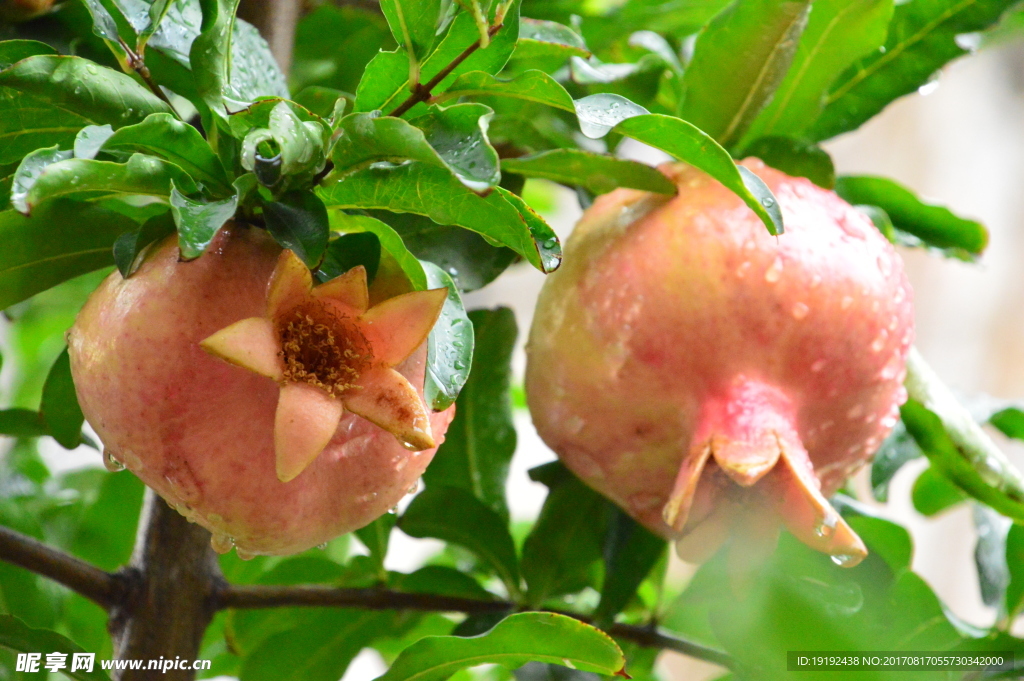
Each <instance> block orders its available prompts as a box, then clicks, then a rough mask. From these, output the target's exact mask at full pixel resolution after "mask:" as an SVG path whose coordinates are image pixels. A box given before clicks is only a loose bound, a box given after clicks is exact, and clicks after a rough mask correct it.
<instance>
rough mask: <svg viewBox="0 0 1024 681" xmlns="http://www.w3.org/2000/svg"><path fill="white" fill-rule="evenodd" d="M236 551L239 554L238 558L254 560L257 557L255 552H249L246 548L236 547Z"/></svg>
mask: <svg viewBox="0 0 1024 681" xmlns="http://www.w3.org/2000/svg"><path fill="white" fill-rule="evenodd" d="M235 553H236V554H237V555H238V560H252V559H253V558H255V557H256V554H255V553H249V552H248V551H246V550H245V549H241V548H239V547H237V546H236V547H235Z"/></svg>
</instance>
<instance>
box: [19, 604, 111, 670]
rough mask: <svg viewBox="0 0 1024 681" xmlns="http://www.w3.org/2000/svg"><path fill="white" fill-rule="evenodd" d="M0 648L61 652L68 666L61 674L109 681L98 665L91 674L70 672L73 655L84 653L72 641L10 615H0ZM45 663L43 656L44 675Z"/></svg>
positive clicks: (41, 668)
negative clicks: (28, 624)
mask: <svg viewBox="0 0 1024 681" xmlns="http://www.w3.org/2000/svg"><path fill="white" fill-rule="evenodd" d="M0 646H4V647H6V648H10V649H11V650H15V651H17V652H20V653H39V652H42V653H54V652H61V653H65V654H66V655H67V658H66V659H67V661H68V666H67V668H66V669H64V670H62V672H64V673H66V674H67V675H68V676H69V677H71V678H72V679H76V680H77V681H109V679H110V677H109V676H107V675H106V673H104V672H103V671H102V670H101V669H100V666H99V665H98V664H96V665H94V668H93V670H92V671H91V672H86V671H83V670H77V671H74V672H72V671H71V664H70V662H71V659H72V655H73V654H74V653H84V652H85V651H84V650H82V649H81V648H79V647H78V645H77V644H75V643H74V642H73V641H72V640H70V639H68V638H65V637H64V636H61V635H60V634H58V633H57V632H55V631H47V630H45V629H33V628H31V627H29V626H27V625H26V624H25V623H24V622H22V621H21V620H20V619H18V618H17V617H12V616H11V615H0ZM45 662H46V656H45V655H43V658H42V662H40V669H39V670H40V671H42V672H43V673H44V674H45V673H46V671H45V670H44V669H43V665H44V664H45Z"/></svg>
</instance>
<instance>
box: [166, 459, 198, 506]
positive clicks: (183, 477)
mask: <svg viewBox="0 0 1024 681" xmlns="http://www.w3.org/2000/svg"><path fill="white" fill-rule="evenodd" d="M164 480H166V481H167V484H168V485H170V488H171V492H173V493H174V495H175V496H176V497H178V498H179V499H181V501H183V502H185V503H186V504H195V503H196V502H198V501H199V499H200V498H201V496H202V494H201V492H200V490H199V483H197V482H196V478H195V476H194V475H193V474H192V469H191V468H189V465H188V464H187V463H186V462H184V461H181V462H178V463H171V464H169V465H168V466H167V468H165V469H164Z"/></svg>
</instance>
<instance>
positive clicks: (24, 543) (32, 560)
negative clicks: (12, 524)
mask: <svg viewBox="0 0 1024 681" xmlns="http://www.w3.org/2000/svg"><path fill="white" fill-rule="evenodd" d="M0 560H3V561H5V562H8V563H10V564H12V565H17V566H18V567H23V568H25V569H26V570H31V571H32V572H35V573H36V574H40V575H43V576H44V577H49V578H50V579H52V580H53V581H55V582H57V583H59V584H63V585H64V586H66V587H68V588H69V589H71V590H72V591H75V592H77V593H79V594H81V595H83V596H85V597H86V598H88V599H89V600H91V601H93V602H95V603H98V604H99V605H100V606H102V607H103V608H105V609H110V608H111V607H113V606H114V605H116V604H117V603H119V602H120V601H121V599H122V596H123V594H124V593H125V590H126V585H125V584H124V583H123V580H121V579H120V578H119V577H118V575H114V574H111V573H109V572H105V571H103V570H100V569H99V568H97V567H95V566H93V565H90V564H89V563H86V562H85V561H83V560H79V559H78V558H75V557H74V556H71V555H68V554H66V553H64V552H63V551H58V550H57V549H53V548H50V547H49V546H46V545H45V544H43V543H41V542H38V541H36V540H35V539H33V538H31V537H27V536H25V535H23V534H21V533H19V532H15V531H14V530H11V529H9V528H6V527H0Z"/></svg>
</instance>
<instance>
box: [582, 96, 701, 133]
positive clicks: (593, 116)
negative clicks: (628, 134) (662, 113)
mask: <svg viewBox="0 0 1024 681" xmlns="http://www.w3.org/2000/svg"><path fill="white" fill-rule="evenodd" d="M573 106H574V107H575V109H576V118H577V119H578V120H579V123H580V131H581V132H582V133H583V134H584V135H586V136H587V137H589V138H591V139H600V138H602V137H604V136H605V135H607V134H608V133H609V132H611V131H612V128H614V127H615V126H616V125H618V124H619V123H621V122H622V121H624V120H626V119H627V118H633V117H634V116H643V115H645V114H648V113H650V112H649V111H647V109H645V108H644V107H642V106H640V105H639V104H636V103H635V102H631V101H630V100H628V99H626V98H625V97H623V96H622V95H617V94H614V93H611V92H602V93H599V94H596V95H590V96H588V97H583V98H581V99H577V100H575V101H574V102H573ZM694 130H696V128H694Z"/></svg>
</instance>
